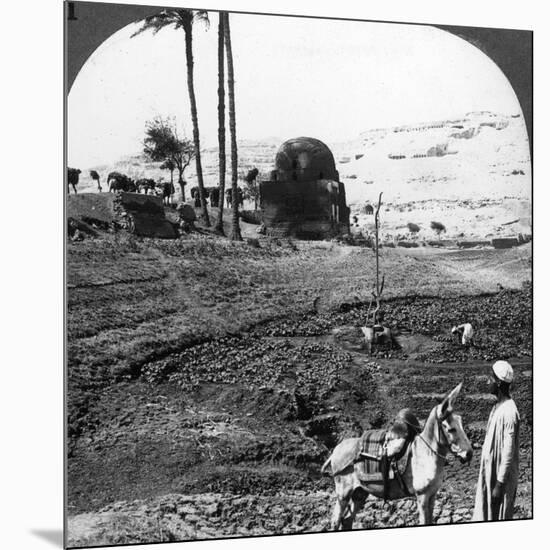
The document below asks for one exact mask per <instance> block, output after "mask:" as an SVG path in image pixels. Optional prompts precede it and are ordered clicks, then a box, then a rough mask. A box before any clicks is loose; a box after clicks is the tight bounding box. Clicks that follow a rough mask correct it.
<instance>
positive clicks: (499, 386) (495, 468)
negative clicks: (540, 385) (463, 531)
mask: <svg viewBox="0 0 550 550" xmlns="http://www.w3.org/2000/svg"><path fill="white" fill-rule="evenodd" d="M513 378H514V371H513V369H512V366H511V365H510V363H508V362H507V361H497V362H496V363H495V364H494V365H493V369H492V373H491V379H490V381H489V391H490V392H491V393H492V394H494V395H495V396H496V398H497V402H496V404H495V405H494V407H493V409H492V410H491V414H490V415H489V422H488V424H487V433H486V435H485V441H484V443H483V449H482V451H481V466H480V471H479V480H478V482H477V492H476V502H475V508H474V515H473V516H472V521H496V520H501V519H511V518H512V516H513V514H514V500H515V498H516V489H517V485H518V470H519V422H520V417H519V413H518V409H517V407H516V404H515V403H514V400H513V399H512V398H511V397H510V384H511V383H512V379H513Z"/></svg>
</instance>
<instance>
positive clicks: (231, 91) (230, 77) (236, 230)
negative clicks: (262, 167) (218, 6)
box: [224, 12, 243, 241]
mask: <svg viewBox="0 0 550 550" xmlns="http://www.w3.org/2000/svg"><path fill="white" fill-rule="evenodd" d="M224 15H225V21H224V27H225V28H224V36H225V49H226V52H227V91H228V96H229V132H230V134H231V194H232V197H231V203H232V207H233V216H232V232H231V240H232V241H242V240H243V238H242V236H241V228H240V226H239V190H238V186H237V181H238V174H237V170H238V167H237V161H238V159H237V126H236V122H235V78H234V72H233V53H232V50H231V33H230V30H229V14H228V13H227V12H226V13H225V14H224Z"/></svg>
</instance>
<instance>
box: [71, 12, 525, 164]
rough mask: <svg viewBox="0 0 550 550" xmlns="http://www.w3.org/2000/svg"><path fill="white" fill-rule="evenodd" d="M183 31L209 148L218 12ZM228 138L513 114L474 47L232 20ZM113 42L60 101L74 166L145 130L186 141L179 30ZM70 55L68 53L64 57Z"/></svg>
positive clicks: (399, 27) (137, 141) (409, 28)
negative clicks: (232, 106) (168, 129)
mask: <svg viewBox="0 0 550 550" xmlns="http://www.w3.org/2000/svg"><path fill="white" fill-rule="evenodd" d="M210 17H211V25H210V28H209V29H207V28H206V27H204V26H201V25H197V26H196V27H195V30H194V57H195V92H196V96H197V107H198V117H199V127H200V132H201V145H202V146H203V147H212V146H216V145H217V116H218V114H217V13H214V12H212V13H211V15H210ZM230 23H231V38H232V46H233V56H234V66H235V96H236V117H237V138H238V139H239V140H240V139H252V140H256V139H262V138H265V137H273V136H276V137H278V138H280V139H281V141H284V140H286V139H290V138H292V137H298V136H311V137H316V138H318V139H321V140H322V141H325V142H336V141H344V140H347V139H354V138H356V137H357V136H358V135H359V134H360V133H361V132H363V131H365V130H368V129H371V128H380V127H391V126H396V125H401V124H410V123H415V122H423V121H430V120H439V119H447V118H452V117H460V116H462V115H464V114H465V113H467V112H470V111H479V110H490V111H494V112H497V113H501V114H507V115H510V114H517V113H521V108H520V106H519V102H518V100H517V98H516V96H515V94H514V92H513V90H512V87H511V86H510V84H509V82H508V80H507V79H506V77H505V76H504V75H503V73H502V72H501V71H500V69H499V68H498V67H497V66H496V65H495V64H494V62H493V61H492V60H491V59H489V58H488V57H487V56H486V55H485V54H483V53H482V52H481V51H480V50H478V49H477V48H475V47H474V46H472V45H471V44H469V43H467V42H466V41H464V40H462V39H460V38H458V37H456V36H454V35H452V34H450V33H447V32H445V31H442V30H440V29H436V28H434V27H430V26H420V25H406V24H395V23H371V22H360V21H336V20H324V19H305V18H295V17H284V16H266V15H245V14H231V16H230ZM138 28H139V24H132V25H129V26H127V27H125V28H123V29H121V30H120V31H119V32H117V33H115V34H114V35H112V36H111V37H110V38H109V39H108V40H107V41H105V42H104V43H103V44H102V45H101V46H100V47H99V48H98V49H97V50H96V51H95V52H94V53H93V54H92V55H91V57H90V58H89V59H88V61H87V62H86V63H85V65H84V66H83V68H82V70H81V71H80V73H79V74H78V76H77V78H76V80H75V82H74V84H73V86H72V88H71V90H70V92H69V98H68V161H69V166H75V167H80V168H82V169H84V168H89V167H93V166H98V165H101V164H109V163H112V162H114V161H115V160H117V159H118V158H120V157H122V156H125V155H129V154H134V153H137V152H140V151H141V149H142V145H141V143H142V140H143V134H144V128H145V124H146V121H148V120H151V119H152V118H154V117H155V116H158V115H161V116H172V117H176V120H177V122H178V125H179V126H180V128H181V131H182V132H184V133H185V134H186V135H187V136H188V137H189V138H191V136H192V126H191V117H190V109H189V98H188V91H187V83H186V65H185V44H184V34H183V31H182V30H173V29H164V30H162V31H160V32H159V33H158V34H156V35H153V34H152V33H150V32H146V33H142V34H140V35H138V36H137V37H134V38H131V35H132V33H133V32H135V30H137V29H138ZM69 55H70V52H69Z"/></svg>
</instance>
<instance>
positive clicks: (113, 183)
mask: <svg viewBox="0 0 550 550" xmlns="http://www.w3.org/2000/svg"><path fill="white" fill-rule="evenodd" d="M107 185H108V186H109V192H111V191H125V192H127V193H135V192H136V191H137V187H136V183H135V182H134V180H133V179H132V178H129V177H128V176H127V175H126V174H121V173H120V172H111V173H110V174H109V175H108V176H107Z"/></svg>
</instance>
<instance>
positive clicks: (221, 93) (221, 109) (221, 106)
mask: <svg viewBox="0 0 550 550" xmlns="http://www.w3.org/2000/svg"><path fill="white" fill-rule="evenodd" d="M223 29H224V14H223V12H220V13H219V23H218V148H219V165H220V166H219V168H220V174H219V180H220V181H219V183H218V186H219V190H220V198H219V200H218V208H219V210H218V221H217V223H216V231H217V232H218V233H220V234H221V235H223V234H224V231H223V199H224V196H225V82H224V79H225V74H224V49H223V41H224V30H223Z"/></svg>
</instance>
